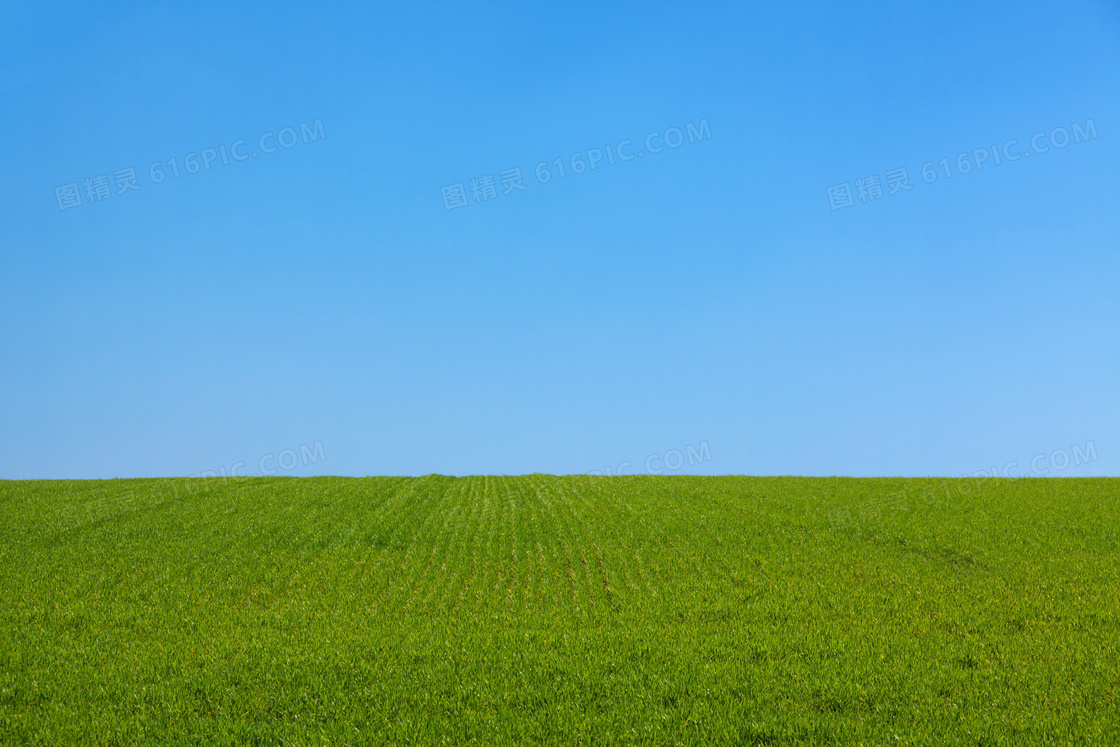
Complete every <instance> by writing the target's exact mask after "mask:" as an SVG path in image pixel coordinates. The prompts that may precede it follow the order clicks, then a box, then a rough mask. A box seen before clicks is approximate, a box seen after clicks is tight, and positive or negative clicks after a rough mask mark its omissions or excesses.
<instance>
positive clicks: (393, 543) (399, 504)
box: [370, 480, 421, 613]
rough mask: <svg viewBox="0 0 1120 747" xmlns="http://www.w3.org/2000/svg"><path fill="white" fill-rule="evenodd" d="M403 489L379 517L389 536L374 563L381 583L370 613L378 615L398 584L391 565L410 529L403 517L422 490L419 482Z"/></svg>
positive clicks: (387, 502)
mask: <svg viewBox="0 0 1120 747" xmlns="http://www.w3.org/2000/svg"><path fill="white" fill-rule="evenodd" d="M402 487H403V489H402V490H401V491H400V492H398V493H396V494H395V495H394V496H393V498H392V499H391V500H389V501H386V504H385V512H384V515H383V516H380V517H378V521H379V522H380V523H381V524H382V525H383V526H385V528H386V529H388V530H389V531H388V534H387V536H386V539H385V540H384V542H383V544H382V546H381V549H380V552H378V554H377V560H376V561H375V562H374V566H373V570H374V571H375V572H377V573H378V574H379V576H380V583H379V584H378V589H376V590H375V591H374V593H375V594H376V595H377V596H376V599H375V600H374V604H373V606H372V607H371V608H370V612H372V613H377V612H380V611H381V610H382V608H383V607H384V606H385V601H386V599H387V598H388V596H389V594H390V592H391V591H392V589H393V585H394V584H395V583H396V582H397V579H398V578H399V576H400V574H399V573H395V572H394V571H393V569H392V568H390V567H389V565H390V557H391V556H390V554H391V553H393V552H395V551H396V550H397V549H398V548H400V547H403V545H402V544H401V540H402V537H403V535H404V533H405V530H406V529H407V527H408V523H407V521H405V520H404V518H403V517H405V516H407V515H408V514H409V513H413V512H409V511H408V509H409V503H408V501H409V498H411V497H412V496H414V495H416V493H417V491H418V490H419V489H420V488H421V483H420V481H419V480H415V481H409V482H406V483H405V484H404V485H403V486H402Z"/></svg>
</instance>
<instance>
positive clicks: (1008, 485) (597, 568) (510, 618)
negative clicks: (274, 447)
mask: <svg viewBox="0 0 1120 747" xmlns="http://www.w3.org/2000/svg"><path fill="white" fill-rule="evenodd" d="M1118 560H1120V479H1076V480H1075V479H1063V480H1043V479H1018V480H1000V479H983V480H959V481H957V480H900V479H874V480H870V479H868V480H863V479H859V480H857V479H807V478H731V477H648V476H642V477H637V476H636V477H615V478H610V477H607V478H600V477H566V478H555V477H548V476H540V475H534V476H528V477H518V478H503V477H478V478H460V479H454V478H446V477H438V476H432V477H426V478H418V479H406V478H368V479H344V478H302V479H295V478H235V479H228V480H223V479H221V478H217V479H211V480H203V479H198V480H115V481H77V482H74V481H57V482H47V481H43V482H35V481H32V482H0V600H2V605H3V606H2V615H3V624H2V629H0V743H2V744H21V743H32V744H64V743H83V744H133V743H135V744H148V743H151V744H157V743H158V744H176V743H178V744H235V743H237V744H240V743H256V744H332V745H338V744H347V743H375V744H379V743H391V744H464V743H476V744H484V745H496V744H534V743H551V744H565V745H570V744H577V743H583V744H627V743H658V744H671V743H680V744H712V743H728V744H794V743H807V744H866V745H887V744H889V745H895V744H928V745H943V744H965V745H980V744H1008V745H1024V744H1110V743H1111V744H1115V743H1118V742H1120V657H1118V646H1120V626H1118V615H1120V565H1118Z"/></svg>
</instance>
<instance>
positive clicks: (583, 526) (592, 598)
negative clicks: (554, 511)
mask: <svg viewBox="0 0 1120 747" xmlns="http://www.w3.org/2000/svg"><path fill="white" fill-rule="evenodd" d="M553 487H554V488H555V490H556V492H557V494H558V495H559V496H560V498H561V500H560V501H559V504H560V505H561V506H562V507H564V508H565V510H566V513H567V515H568V516H570V517H571V523H570V525H569V526H570V529H569V531H568V534H569V539H570V540H571V541H572V543H573V544H575V545H576V547H578V548H580V552H579V555H578V560H579V571H578V572H577V574H576V575H577V576H578V577H579V578H580V580H581V581H582V584H583V590H584V595H585V596H586V597H587V600H588V607H589V608H590V607H593V606H595V607H597V606H598V604H599V600H600V595H599V593H598V592H597V589H599V588H601V587H600V586H599V582H598V579H593V578H592V575H593V574H594V573H595V572H594V571H592V565H593V564H594V561H592V560H591V559H590V558H589V556H588V551H587V549H586V548H587V547H588V546H589V545H592V544H593V543H592V541H591V538H590V535H589V532H588V529H587V525H588V523H589V522H588V521H587V518H591V517H590V516H589V517H587V518H584V517H582V516H581V512H580V511H578V510H577V505H576V502H577V501H576V498H575V493H574V491H572V490H570V489H568V488H567V486H566V485H565V483H564V482H562V481H560V480H554V481H553ZM592 516H593V514H592Z"/></svg>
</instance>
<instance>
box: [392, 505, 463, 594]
mask: <svg viewBox="0 0 1120 747" xmlns="http://www.w3.org/2000/svg"><path fill="white" fill-rule="evenodd" d="M454 494H455V485H454V483H451V484H448V485H443V486H442V490H441V491H440V492H439V498H438V501H437V503H436V505H435V506H433V507H432V509H431V513H432V516H433V517H437V516H440V515H441V514H442V515H443V516H444V520H443V524H442V525H440V527H439V529H436V530H435V531H434V533H433V534H432V535H431V537H430V538H428V542H429V543H430V544H431V548H432V549H431V551H430V552H429V553H428V562H427V564H426V565H425V566H424V570H423V571H421V573H420V577H419V578H418V579H417V580H416V582H415V583H414V584H413V587H412V593H411V594H409V597H408V599H407V600H405V603H404V608H403V611H404V612H405V613H406V614H407V612H408V610H409V609H410V608H411V606H412V603H413V601H414V600H415V599H416V598H417V596H419V595H420V594H421V592H424V599H425V602H424V605H423V606H424V608H425V609H430V607H429V605H428V604H427V601H426V600H427V599H429V598H430V597H431V593H432V591H434V589H435V588H436V587H438V586H439V585H440V584H439V582H440V581H441V580H442V573H441V575H440V577H438V580H437V581H434V582H431V587H432V588H429V581H428V579H429V577H430V575H431V571H432V568H433V566H435V563H436V558H437V556H440V551H441V549H443V553H442V555H443V556H444V557H446V555H447V548H448V543H450V542H451V540H452V537H453V529H452V527H453V526H454V522H455V520H456V519H457V518H458V511H459V504H458V503H456V502H455V501H454V498H453V496H454ZM446 566H447V563H446V561H445V562H444V563H443V567H444V568H446Z"/></svg>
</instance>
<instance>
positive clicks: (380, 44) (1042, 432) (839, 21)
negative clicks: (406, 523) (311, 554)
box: [0, 2, 1120, 478]
mask: <svg viewBox="0 0 1120 747" xmlns="http://www.w3.org/2000/svg"><path fill="white" fill-rule="evenodd" d="M1118 8H1120V6H1117V5H1116V4H1115V3H1107V2H1074V3H1070V4H1066V5H1062V6H1055V5H1053V4H1049V3H1048V4H1041V3H1029V2H1028V3H992V4H984V6H983V7H981V8H977V7H975V6H974V5H972V4H966V3H956V4H953V3H948V4H946V3H932V2H896V3H883V4H843V5H842V6H841V5H836V4H823V3H822V4H818V5H814V6H809V7H808V8H806V7H801V8H798V9H787V8H783V7H778V8H775V7H769V6H759V7H754V8H744V7H740V6H739V5H738V4H735V5H731V4H728V5H726V6H713V7H711V8H708V9H700V8H695V7H691V6H688V5H680V4H671V5H670V4H664V5H651V4H646V3H642V4H630V5H615V6H612V7H611V8H604V7H602V6H601V4H590V3H588V4H580V5H568V4H565V5H544V4H531V5H527V4H506V5H491V6H488V7H484V8H473V7H472V8H468V7H466V6H456V5H451V4H438V5H436V4H431V5H426V6H423V7H419V6H417V7H412V6H409V7H398V8H395V9H386V8H382V9H370V8H366V7H359V6H353V7H351V8H348V9H333V8H331V9H325V8H322V7H318V6H315V5H310V4H309V5H291V4H283V3H279V4H277V3H270V4H267V5H258V6H255V7H249V6H247V7H246V8H244V9H231V8H228V7H225V6H223V5H217V4H214V5H210V6H203V5H198V6H195V8H194V9H191V10H186V9H175V8H170V7H162V8H156V7H151V6H146V5H125V4H121V5H115V6H112V7H111V8H106V7H100V6H99V7H93V8H89V7H80V6H77V5H55V6H51V7H46V6H43V5H39V4H31V3H27V4H21V3H17V4H12V3H3V4H0V19H2V23H0V110H2V111H3V112H4V118H3V121H4V125H3V127H4V133H5V137H4V139H3V143H2V144H0V172H2V173H3V175H4V179H3V180H0V195H2V199H0V262H2V264H0V267H2V272H0V315H2V319H3V325H0V351H2V353H0V478H109V477H137V476H166V475H196V474H201V473H204V472H207V471H209V472H228V471H229V470H231V469H233V468H234V465H235V464H237V463H239V462H240V463H242V467H241V468H239V470H238V471H239V473H240V474H250V475H251V474H260V473H262V472H264V473H268V471H269V470H272V471H275V472H277V474H292V475H307V474H342V475H367V474H390V475H418V474H427V473H432V472H436V473H444V474H480V473H504V474H521V473H530V472H546V473H560V474H563V473H582V472H590V471H593V470H598V471H604V470H605V469H607V468H610V469H611V470H615V469H616V468H617V465H619V464H622V463H625V462H630V467H629V468H627V469H626V470H625V471H627V472H632V473H641V472H644V471H646V470H647V469H650V470H651V471H652V470H656V469H658V468H660V469H662V470H664V471H666V472H668V473H672V472H674V471H675V472H681V473H694V474H729V473H735V474H744V473H745V474H766V475H773V474H803V475H859V476H864V475H904V476H919V475H960V474H966V473H967V474H971V473H973V472H975V471H979V470H988V471H990V470H991V468H992V467H998V468H999V470H1000V471H1006V470H1005V467H1006V465H1008V464H1009V463H1010V462H1013V461H1014V462H1016V463H1017V467H1015V468H1011V470H1010V472H1009V474H1017V475H1023V474H1046V475H1048V476H1066V475H1077V476H1088V475H1120V292H1118V289H1120V252H1118V250H1120V209H1118V208H1117V205H1118V200H1117V198H1118V197H1120V169H1118V168H1117V167H1118V165H1120V9H1118ZM301 125H303V127H302V128H301ZM690 125H691V128H690V127H689V126H690ZM285 128H289V129H287V130H285ZM673 128H677V129H676V130H675V131H674V130H673ZM1063 132H1064V133H1065V135H1063ZM651 133H656V135H654V137H653V138H652V139H648V140H647V135H650V134H651ZM678 133H679V135H680V138H679V139H678ZM1037 133H1041V135H1037ZM262 136H263V137H262ZM690 136H691V142H690ZM1032 137H1033V138H1034V140H1033V144H1032ZM623 141H629V142H628V143H624V144H623V145H622V149H621V151H620V150H619V144H620V143H623ZM1011 141H1014V142H1013V143H1012V142H1011ZM674 142H676V143H678V145H677V146H676V147H670V146H671V145H672V144H673V143H674ZM1063 142H1064V145H1063V144H1062V143H1063ZM238 143H239V144H238ZM235 144H238V145H236V148H234V145H235ZM289 144H290V147H289ZM608 146H610V149H609V153H610V159H608V155H607V154H608ZM231 149H232V150H231ZM271 149H274V150H271ZM592 149H597V150H598V151H599V152H600V156H599V158H598V159H597V160H596V167H595V168H594V169H590V168H588V167H587V162H588V160H589V159H591V158H593V157H594V156H593V154H592V153H590V152H589V151H591V150H592ZM658 149H659V150H658ZM981 153H982V154H983V155H981ZM192 154H193V156H192ZM235 154H236V157H235ZM577 154H578V155H577ZM962 154H963V158H962V157H961V156H962ZM624 156H629V159H628V160H624ZM1012 156H1014V158H1012ZM997 157H998V159H999V162H998V163H997V162H996V159H997ZM170 159H175V161H174V166H172V165H171V161H170ZM204 159H205V160H206V164H205V166H207V167H208V168H203V163H202V162H203V160H204ZM238 159H243V160H238ZM557 159H560V162H559V163H560V166H557V165H556V164H555V161H556V160H557ZM942 159H945V160H944V161H942ZM611 160H613V163H612V162H610V161H611ZM539 165H541V166H543V169H547V172H548V179H547V181H544V171H543V170H540V169H538V166H539ZM153 166H154V167H155V168H153ZM196 166H197V168H195V167H196ZM923 166H925V167H926V168H924V169H923ZM561 167H562V168H563V170H564V175H563V176H561V175H560V169H561ZM128 169H132V173H134V174H135V179H133V178H132V177H131V174H130V173H129V172H128ZM513 169H520V176H521V182H520V185H517V184H516V182H515V181H507V183H506V184H505V185H504V186H503V179H502V176H501V174H502V172H506V176H507V177H509V176H511V174H512V170H513ZM900 169H906V178H905V179H901V178H900V177H901V172H900V171H899V170H900ZM946 170H948V171H946ZM175 171H178V172H179V176H178V177H175V176H174V172H175ZM192 172H193V173H192ZM888 172H890V173H891V174H892V175H893V177H892V176H889V175H888ZM931 175H932V177H933V178H932V180H931V179H930V177H931ZM102 176H103V177H105V181H104V182H101V181H100V180H99V179H98V177H102ZM486 177H489V178H491V179H493V183H494V186H493V192H490V191H489V189H490V188H489V187H488V182H487V179H486ZM871 177H875V178H871ZM876 179H878V185H876V181H875V180H876ZM86 180H90V181H89V182H88V184H87V182H86ZM472 180H474V182H473V189H472ZM857 180H858V181H857ZM844 184H847V185H848V186H847V190H848V192H847V193H846V192H845V191H844V188H843V187H842V185H844ZM71 185H73V186H71ZM458 185H462V192H461V193H459V192H457V191H456V189H457V186H458ZM518 186H523V187H524V188H523V189H519V188H518ZM892 188H893V194H892V193H891V190H892ZM507 191H508V194H505V193H504V192H507ZM848 193H850V199H849V198H848V197H847V194H848ZM74 195H77V198H78V199H80V202H81V204H75V203H74ZM448 195H451V196H452V199H451V200H450V201H449V200H448ZM459 195H462V198H463V199H465V203H466V204H464V205H462V206H460V207H454V204H455V199H457V198H458V197H459ZM476 197H477V200H476ZM861 198H862V199H861ZM847 203H850V204H847ZM449 208H450V209H449ZM702 443H703V444H704V445H705V448H706V449H707V450H708V452H709V455H710V458H706V459H697V460H694V463H693V464H689V463H688V460H687V459H686V460H685V461H684V463H683V464H682V466H681V467H680V468H679V469H677V470H671V469H670V470H665V469H664V467H659V465H664V463H665V460H664V456H665V455H666V454H667V453H669V452H670V451H672V450H677V451H678V452H680V453H682V454H690V453H691V452H689V451H688V450H687V447H689V446H691V447H693V449H694V451H695V452H696V453H700V449H701V444H702ZM1089 444H1091V449H1090V446H1089ZM317 445H318V446H317ZM301 446H303V447H305V449H304V452H303V453H304V455H305V456H304V457H302V458H300V459H298V460H297V463H296V464H295V466H293V467H292V468H291V469H284V468H279V467H277V466H276V464H277V463H276V461H275V458H276V457H278V456H279V455H280V454H281V452H283V451H285V450H288V451H291V452H292V454H294V455H299V454H300V453H301V450H300V447H301ZM1074 446H1077V447H1078V448H1079V451H1078V452H1077V453H1079V454H1091V456H1092V458H1086V459H1081V458H1079V459H1078V460H1077V461H1078V462H1079V463H1077V464H1073V463H1070V464H1069V465H1068V466H1067V467H1066V468H1064V469H1058V468H1057V464H1060V463H1061V461H1062V457H1061V455H1060V454H1057V452H1058V451H1062V450H1064V451H1065V453H1066V454H1067V455H1070V456H1072V455H1074V453H1075V452H1074V450H1073V447H1074ZM316 449H321V450H320V451H319V452H318V454H316ZM308 453H310V454H311V455H312V459H307V458H306V454H308ZM1039 454H1043V455H1045V459H1044V460H1043V461H1042V462H1035V465H1036V468H1035V469H1034V470H1032V467H1031V466H1030V465H1031V460H1032V459H1034V458H1035V457H1036V456H1037V455H1039ZM270 455H271V456H273V458H274V459H273V461H271V462H270V461H268V460H267V458H266V457H268V456H270ZM651 455H658V459H656V460H654V461H653V462H652V466H651V467H646V466H645V465H646V462H647V460H648V458H649V457H650V456H651ZM320 457H322V458H320ZM669 458H670V460H671V461H675V457H673V456H670V457H669ZM284 459H285V460H288V457H287V456H285V457H284ZM289 461H290V460H289ZM1041 469H1047V470H1048V471H1047V472H1045V473H1043V472H1041Z"/></svg>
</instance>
